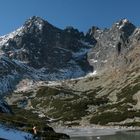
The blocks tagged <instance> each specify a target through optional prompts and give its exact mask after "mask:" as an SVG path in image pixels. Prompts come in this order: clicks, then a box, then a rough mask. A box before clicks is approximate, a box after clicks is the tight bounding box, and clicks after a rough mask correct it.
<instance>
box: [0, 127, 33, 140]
mask: <svg viewBox="0 0 140 140" xmlns="http://www.w3.org/2000/svg"><path fill="white" fill-rule="evenodd" d="M0 138H2V139H7V140H27V139H32V135H31V134H29V133H26V132H22V131H18V130H15V129H11V128H8V127H5V126H3V125H0Z"/></svg>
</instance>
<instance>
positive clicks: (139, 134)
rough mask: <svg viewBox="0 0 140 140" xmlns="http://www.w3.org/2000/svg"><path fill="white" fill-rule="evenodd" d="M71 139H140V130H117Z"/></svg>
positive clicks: (72, 139)
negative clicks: (115, 131)
mask: <svg viewBox="0 0 140 140" xmlns="http://www.w3.org/2000/svg"><path fill="white" fill-rule="evenodd" d="M71 140H140V131H132V132H117V133H116V134H115V135H106V136H89V137H84V136H82V137H73V138H71Z"/></svg>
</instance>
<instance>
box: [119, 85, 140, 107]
mask: <svg viewBox="0 0 140 140" xmlns="http://www.w3.org/2000/svg"><path fill="white" fill-rule="evenodd" d="M139 90H140V85H139V84H136V85H134V86H133V85H132V86H131V85H127V86H126V87H124V88H123V89H122V90H121V92H120V93H118V94H117V97H118V101H120V100H121V99H123V98H124V99H125V103H132V104H133V105H136V104H137V101H136V100H134V99H133V95H134V94H136V93H137V92H138V91H139Z"/></svg>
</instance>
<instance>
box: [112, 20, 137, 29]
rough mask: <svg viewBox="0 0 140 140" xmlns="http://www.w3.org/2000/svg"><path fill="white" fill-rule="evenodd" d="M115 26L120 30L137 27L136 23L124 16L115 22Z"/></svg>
mask: <svg viewBox="0 0 140 140" xmlns="http://www.w3.org/2000/svg"><path fill="white" fill-rule="evenodd" d="M115 27H117V28H118V29H119V30H123V29H124V28H125V27H127V28H136V27H135V25H134V24H132V23H131V22H130V21H129V20H128V19H126V18H124V19H121V20H119V21H118V22H116V23H115Z"/></svg>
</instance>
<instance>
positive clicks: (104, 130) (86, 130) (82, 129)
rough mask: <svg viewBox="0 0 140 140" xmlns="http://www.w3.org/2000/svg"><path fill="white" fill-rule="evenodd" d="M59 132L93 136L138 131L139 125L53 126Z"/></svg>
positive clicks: (71, 135)
mask: <svg viewBox="0 0 140 140" xmlns="http://www.w3.org/2000/svg"><path fill="white" fill-rule="evenodd" d="M54 130H55V131H56V132H59V133H65V134H68V135H69V136H70V137H92V136H93V137H94V136H106V135H115V134H116V133H118V132H124V131H140V127H122V126H99V125H93V126H72V127H64V126H62V127H54Z"/></svg>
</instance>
